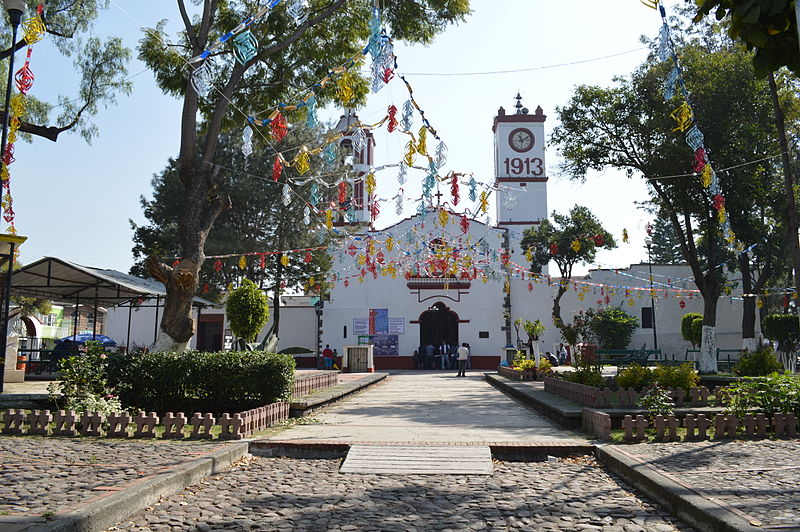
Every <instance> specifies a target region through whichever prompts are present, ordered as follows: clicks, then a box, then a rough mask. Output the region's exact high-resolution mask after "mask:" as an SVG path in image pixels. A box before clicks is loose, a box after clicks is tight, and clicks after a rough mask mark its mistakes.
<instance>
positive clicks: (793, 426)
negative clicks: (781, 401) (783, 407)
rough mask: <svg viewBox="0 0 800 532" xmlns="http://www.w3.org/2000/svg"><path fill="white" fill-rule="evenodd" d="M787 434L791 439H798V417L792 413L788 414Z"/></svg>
mask: <svg viewBox="0 0 800 532" xmlns="http://www.w3.org/2000/svg"><path fill="white" fill-rule="evenodd" d="M786 433H787V436H789V437H790V438H796V437H797V416H795V415H794V414H792V413H789V414H786Z"/></svg>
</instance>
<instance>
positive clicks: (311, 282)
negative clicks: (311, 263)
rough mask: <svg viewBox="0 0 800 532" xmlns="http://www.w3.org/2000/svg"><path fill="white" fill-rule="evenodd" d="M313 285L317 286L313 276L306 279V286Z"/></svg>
mask: <svg viewBox="0 0 800 532" xmlns="http://www.w3.org/2000/svg"><path fill="white" fill-rule="evenodd" d="M315 284H317V280H316V279H314V276H313V275H312V276H311V277H309V278H308V286H314V285H315Z"/></svg>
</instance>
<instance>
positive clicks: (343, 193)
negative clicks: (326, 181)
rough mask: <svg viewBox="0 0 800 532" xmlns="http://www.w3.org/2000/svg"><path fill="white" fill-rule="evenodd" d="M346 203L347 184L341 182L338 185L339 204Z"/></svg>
mask: <svg viewBox="0 0 800 532" xmlns="http://www.w3.org/2000/svg"><path fill="white" fill-rule="evenodd" d="M345 201H347V183H346V182H344V181H342V182H341V183H339V203H344V202H345Z"/></svg>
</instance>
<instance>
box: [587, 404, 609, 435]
mask: <svg viewBox="0 0 800 532" xmlns="http://www.w3.org/2000/svg"><path fill="white" fill-rule="evenodd" d="M581 424H582V427H583V430H585V431H586V432H589V433H591V434H593V435H594V436H595V437H596V438H597V439H599V440H603V441H609V440H610V439H611V416H610V415H608V414H607V413H605V412H601V411H600V410H592V409H591V408H582V409H581Z"/></svg>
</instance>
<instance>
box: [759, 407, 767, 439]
mask: <svg viewBox="0 0 800 532" xmlns="http://www.w3.org/2000/svg"><path fill="white" fill-rule="evenodd" d="M766 437H767V416H765V415H764V414H761V413H759V414H756V438H758V439H760V440H763V439H764V438H766Z"/></svg>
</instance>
